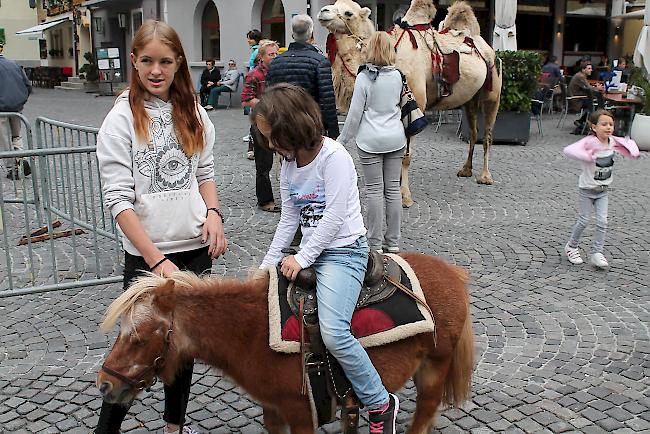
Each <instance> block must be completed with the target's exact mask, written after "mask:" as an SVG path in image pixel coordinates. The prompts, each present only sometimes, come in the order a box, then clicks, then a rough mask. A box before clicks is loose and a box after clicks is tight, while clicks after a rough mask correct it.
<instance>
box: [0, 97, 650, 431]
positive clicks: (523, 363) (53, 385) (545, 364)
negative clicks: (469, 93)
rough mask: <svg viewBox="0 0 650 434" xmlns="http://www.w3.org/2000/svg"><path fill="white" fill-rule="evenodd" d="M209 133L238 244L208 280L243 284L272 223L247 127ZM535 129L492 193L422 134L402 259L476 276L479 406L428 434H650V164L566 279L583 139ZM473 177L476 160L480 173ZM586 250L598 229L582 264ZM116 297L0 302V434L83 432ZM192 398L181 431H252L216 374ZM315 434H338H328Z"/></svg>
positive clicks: (403, 418)
mask: <svg viewBox="0 0 650 434" xmlns="http://www.w3.org/2000/svg"><path fill="white" fill-rule="evenodd" d="M110 104H111V100H110V99H109V98H101V97H100V98H92V97H89V96H86V95H82V94H68V93H62V92H60V91H53V90H41V89H37V90H36V93H35V94H34V95H33V96H32V97H31V98H30V101H29V103H28V105H27V106H26V109H25V113H26V115H27V116H29V117H30V118H31V119H33V118H34V117H35V116H36V115H37V114H38V115H47V116H51V117H54V118H58V119H61V120H66V121H69V122H73V123H74V122H77V123H82V124H88V125H95V126H98V125H99V124H100V123H101V119H102V118H103V116H104V114H105V113H106V112H107V110H108V109H109V107H110ZM210 116H211V118H212V120H213V121H214V123H215V125H216V127H217V144H216V147H215V156H216V157H217V167H216V169H217V180H218V183H219V190H220V194H221V200H222V204H223V205H222V206H223V210H224V213H225V216H226V222H227V223H226V230H227V233H228V236H229V238H230V243H231V244H230V246H231V248H230V251H229V252H228V254H227V255H226V256H225V258H223V259H218V260H216V261H215V263H214V267H213V272H214V273H215V274H219V275H223V274H226V272H227V274H228V275H229V276H239V277H243V276H244V275H245V274H246V272H247V270H248V269H249V268H250V267H252V266H255V265H256V264H258V263H259V261H260V260H261V258H262V255H263V253H264V251H265V248H266V247H267V246H268V244H269V242H270V239H271V236H272V232H273V230H274V228H275V225H276V223H277V221H278V216H277V215H272V214H268V213H264V212H260V211H258V210H257V208H256V206H255V200H254V191H253V189H254V179H253V176H254V167H253V164H252V162H250V161H248V160H246V159H245V158H244V153H245V146H244V144H243V143H242V141H241V137H242V136H243V135H245V134H246V130H247V126H246V119H245V117H244V116H243V115H242V113H241V111H240V110H237V109H231V110H218V111H216V112H213V114H211V115H210ZM567 124H570V122H567ZM544 129H545V135H544V137H543V138H541V137H539V135H537V134H536V133H535V132H533V134H532V138H531V141H530V142H529V143H528V145H527V146H525V147H522V146H495V147H494V148H493V152H492V158H491V166H490V167H491V169H492V174H493V176H494V178H495V180H496V184H495V185H493V186H491V187H487V186H479V185H477V184H476V183H475V182H474V181H473V180H471V179H458V178H456V176H455V173H456V171H457V170H458V168H459V167H460V165H461V164H462V162H463V161H464V157H465V153H466V146H465V145H464V144H463V143H462V142H461V141H460V140H458V139H457V138H456V137H455V135H454V132H455V126H452V125H446V126H445V125H443V127H442V128H441V130H440V132H439V133H438V134H435V135H434V133H433V131H432V128H429V129H427V130H426V131H425V132H424V133H423V134H422V135H420V136H418V140H417V143H416V144H415V145H414V162H413V165H412V172H411V182H412V184H411V185H412V190H413V195H414V198H415V200H416V203H415V205H414V206H413V207H412V208H410V209H409V210H405V212H404V221H403V244H404V248H405V250H417V251H421V252H425V253H431V254H437V255H440V256H441V257H443V258H445V259H446V260H448V261H450V262H453V263H455V264H458V265H460V266H463V267H465V268H467V269H468V270H469V272H470V275H471V282H470V290H471V296H472V315H473V320H474V330H475V336H476V345H475V348H476V370H475V375H474V386H473V393H472V398H471V400H470V401H469V402H467V403H466V404H465V405H464V406H463V407H462V408H461V409H443V410H441V412H440V415H439V417H438V420H437V423H436V425H435V429H433V430H432V432H434V433H444V434H447V433H466V432H471V433H475V434H479V433H480V434H483V433H490V432H507V433H537V432H540V433H549V432H550V433H560V432H573V433H605V432H615V433H631V432H645V433H650V379H649V378H650V375H649V374H650V333H649V330H648V327H649V324H650V313H649V310H650V292H649V291H648V282H650V278H649V277H650V276H649V274H650V272H649V271H648V270H649V265H650V264H649V246H650V232H649V230H648V225H647V222H648V207H649V204H650V201H649V200H648V193H647V185H648V181H650V159H649V158H648V156H647V155H645V154H644V155H642V158H641V159H640V160H639V161H627V160H618V161H617V162H616V166H615V170H616V173H615V177H616V179H615V181H614V187H613V188H612V192H611V196H610V211H609V230H608V234H607V238H606V245H605V254H606V256H607V257H608V259H609V260H610V264H611V267H610V269H609V270H608V271H596V270H594V269H593V268H591V267H590V266H589V265H587V264H585V265H583V266H572V265H570V264H569V263H568V261H567V260H566V259H565V258H564V257H563V246H564V244H565V242H566V239H567V237H568V233H569V231H570V228H571V226H572V224H573V222H574V220H575V218H576V205H575V203H576V198H577V194H576V184H577V173H578V168H577V165H576V164H574V163H573V162H570V161H567V160H566V159H565V158H564V157H563V156H562V154H561V149H562V147H563V146H564V145H565V144H567V143H570V142H571V141H573V140H575V139H576V136H571V135H569V134H568V130H569V127H568V126H567V127H566V128H564V129H562V130H558V129H556V128H555V120H554V119H549V120H546V121H544ZM353 155H355V153H354V152H353ZM355 158H356V156H355ZM481 161H482V159H481V149H480V148H477V155H476V158H475V162H476V165H477V168H479V169H480V164H481ZM276 192H277V189H276ZM362 194H363V192H362ZM592 238H593V226H591V227H589V228H588V229H587V230H586V231H585V234H584V243H583V246H582V247H585V249H584V251H583V254H584V253H587V252H588V246H589V242H590V241H591V240H592ZM89 262H90V261H89ZM120 291H121V288H120V286H119V285H111V286H104V287H94V288H88V289H84V290H81V291H79V290H75V291H72V290H70V291H63V292H60V293H48V294H41V295H35V296H25V297H18V298H11V299H0V432H16V433H59V432H66V433H87V432H90V431H91V430H92V428H93V427H94V425H95V423H96V421H97V418H98V409H99V407H100V405H101V400H100V399H99V394H98V392H97V390H96V388H95V386H94V379H95V373H96V371H97V368H98V366H99V365H100V364H101V362H102V358H103V355H104V354H105V352H106V351H107V349H108V348H109V346H110V343H111V342H112V339H113V338H114V334H113V335H111V336H104V335H102V334H101V333H100V332H99V330H98V324H99V322H100V320H101V316H102V313H103V311H104V309H105V308H106V306H107V305H108V304H109V303H110V301H111V300H112V299H113V298H114V297H115V296H116V295H117V294H119V293H120ZM192 392H193V396H192V399H191V402H190V404H189V409H188V417H189V419H190V420H191V422H192V423H193V424H194V425H195V426H196V427H197V428H199V429H200V430H202V431H203V432H209V433H246V434H252V433H259V432H263V428H262V417H261V409H260V407H259V406H257V405H256V404H255V403H254V402H253V401H252V400H251V399H250V398H249V397H248V396H247V395H246V394H245V393H244V392H242V391H241V390H240V389H239V388H237V387H236V386H235V385H234V384H233V383H232V382H230V381H229V380H228V379H226V378H222V377H221V376H220V375H219V373H218V372H215V371H212V370H209V369H208V368H207V367H206V366H203V365H200V364H199V365H197V367H196V369H195V377H194V385H193V386H192ZM399 395H400V398H401V400H402V405H401V410H402V411H401V412H400V415H399V418H398V422H399V432H405V431H406V429H407V426H408V421H409V419H410V417H411V415H412V413H413V411H414V408H415V402H414V398H415V390H414V388H413V385H412V383H408V384H407V385H406V387H404V388H403V389H402V390H401V391H400V392H399ZM161 413H162V390H161V387H160V386H159V385H158V386H156V387H154V388H153V390H152V391H151V392H148V393H145V394H144V395H143V396H142V397H141V399H140V400H138V401H137V402H136V403H135V404H134V405H133V407H132V408H131V411H130V413H129V415H128V418H127V420H126V421H125V422H124V425H123V430H124V431H125V432H128V433H132V434H140V433H147V432H156V431H160V429H161V427H162V422H161V418H160V415H161ZM321 432H327V433H334V432H338V425H336V424H332V425H329V426H327V427H325V428H324V429H322V430H321Z"/></svg>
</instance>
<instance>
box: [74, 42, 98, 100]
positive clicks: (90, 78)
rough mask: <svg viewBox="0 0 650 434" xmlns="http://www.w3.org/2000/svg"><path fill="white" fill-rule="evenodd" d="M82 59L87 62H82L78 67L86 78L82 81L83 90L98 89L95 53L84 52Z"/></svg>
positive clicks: (94, 90)
mask: <svg viewBox="0 0 650 434" xmlns="http://www.w3.org/2000/svg"><path fill="white" fill-rule="evenodd" d="M84 59H86V62H87V63H84V64H83V65H82V66H81V68H79V73H80V74H83V75H84V77H85V80H86V81H85V82H84V90H85V91H86V92H96V91H98V90H99V83H98V81H99V69H97V62H96V61H95V55H94V54H93V53H91V52H86V53H85V54H84Z"/></svg>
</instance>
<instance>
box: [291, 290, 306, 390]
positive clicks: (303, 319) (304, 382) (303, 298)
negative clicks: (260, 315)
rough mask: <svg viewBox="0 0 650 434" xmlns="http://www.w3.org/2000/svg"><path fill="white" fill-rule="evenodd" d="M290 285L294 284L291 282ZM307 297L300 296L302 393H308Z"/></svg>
mask: <svg viewBox="0 0 650 434" xmlns="http://www.w3.org/2000/svg"><path fill="white" fill-rule="evenodd" d="M290 285H293V282H291V284H290ZM304 308H305V297H300V307H299V309H300V313H299V316H298V321H300V360H301V363H300V366H301V367H302V389H301V391H300V393H301V395H303V396H304V395H306V394H307V367H306V366H305V315H304V314H305V311H304Z"/></svg>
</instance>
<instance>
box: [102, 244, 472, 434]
mask: <svg viewBox="0 0 650 434" xmlns="http://www.w3.org/2000/svg"><path fill="white" fill-rule="evenodd" d="M402 256H403V257H404V259H406V261H407V262H408V263H409V264H410V265H411V267H412V268H413V270H414V271H415V273H416V275H417V277H418V279H419V280H420V285H421V286H422V290H423V291H424V294H425V297H426V300H427V303H428V304H429V306H430V307H431V310H432V311H433V314H434V316H435V322H436V334H435V338H434V335H433V334H432V333H424V334H419V335H416V336H413V337H410V338H407V339H404V340H401V341H398V342H394V343H391V344H387V345H384V346H381V347H375V348H370V349H369V350H368V353H369V355H370V358H371V359H372V362H373V363H374V365H375V366H376V367H377V370H378V371H379V374H380V375H381V378H382V380H383V383H384V385H385V386H386V388H387V389H388V390H389V391H392V392H394V391H396V390H398V389H400V388H401V387H402V386H403V385H404V383H405V382H406V381H407V380H408V379H409V378H413V380H414V382H415V386H416V389H417V399H416V411H415V415H414V418H413V422H412V425H411V427H410V429H409V431H408V432H409V433H411V434H425V433H428V432H429V428H430V426H431V425H432V424H433V423H434V420H435V416H436V410H437V408H438V406H439V405H440V404H441V403H445V404H449V405H459V404H461V403H462V402H463V401H465V400H466V399H468V398H469V394H470V391H471V390H470V389H471V375H472V370H473V352H474V347H473V345H474V337H473V331H472V320H471V318H470V313H469V297H468V294H467V290H466V281H467V274H466V273H465V271H463V270H462V269H460V268H458V267H456V266H453V265H449V264H447V263H445V262H444V261H442V260H441V259H439V258H436V257H433V256H427V255H422V254H417V253H406V254H403V255H402ZM268 283H269V279H268V274H267V275H265V277H263V278H256V279H249V280H245V281H240V280H234V279H218V278H199V277H197V276H195V275H193V274H191V273H181V272H178V273H176V274H174V276H173V278H171V279H165V278H162V277H158V276H154V275H149V276H146V277H142V278H140V279H138V280H137V281H136V283H134V284H133V285H132V286H131V287H130V288H129V289H128V290H127V291H126V292H124V293H123V294H122V295H120V296H119V297H118V298H117V299H116V300H115V301H114V302H113V303H112V304H111V305H110V306H109V307H108V310H107V312H106V317H105V319H104V322H103V323H102V330H103V331H104V332H107V331H108V330H110V329H111V328H112V327H113V325H114V324H115V323H116V321H117V320H118V319H119V318H121V328H120V334H119V336H118V338H117V340H116V341H115V344H114V345H113V348H112V349H111V351H110V353H109V354H108V356H107V357H106V360H105V363H104V367H103V368H102V370H101V371H100V372H99V374H98V377H97V386H98V388H99V390H100V392H101V393H102V395H103V397H104V399H105V400H106V401H108V402H113V403H129V402H131V401H132V400H133V399H134V398H135V397H136V396H137V395H138V393H139V392H140V391H141V390H142V389H144V388H146V387H147V386H149V385H151V384H153V382H154V381H155V377H156V376H157V377H159V378H161V379H162V381H164V382H165V383H167V384H169V383H170V382H171V381H172V380H173V378H174V375H175V373H176V372H177V369H178V367H179V366H181V365H182V364H183V363H185V362H187V361H189V360H192V359H200V360H202V361H204V362H206V363H207V364H209V365H211V366H214V367H215V368H219V369H221V370H222V371H223V373H224V374H225V375H226V376H228V377H230V378H232V379H233V380H234V381H235V382H236V383H237V384H239V385H240V386H241V387H242V388H243V389H244V390H246V391H247V392H248V393H249V394H250V395H251V396H252V397H253V399H255V400H256V401H257V402H258V403H260V404H261V405H262V407H263V409H264V425H265V427H266V429H267V430H268V432H269V433H271V434H278V433H282V432H285V431H286V428H287V426H288V427H289V428H290V430H291V433H293V434H312V433H314V421H313V420H312V415H311V412H310V406H309V402H308V400H307V398H306V397H305V396H303V395H302V394H301V385H302V384H301V365H300V355H299V354H281V353H277V352H274V351H273V350H271V349H270V348H269V319H268Z"/></svg>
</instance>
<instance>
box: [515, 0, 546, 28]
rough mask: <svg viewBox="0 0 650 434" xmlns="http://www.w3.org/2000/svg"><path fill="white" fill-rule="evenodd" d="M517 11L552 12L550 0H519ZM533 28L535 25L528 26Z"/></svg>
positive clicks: (530, 12)
mask: <svg viewBox="0 0 650 434" xmlns="http://www.w3.org/2000/svg"><path fill="white" fill-rule="evenodd" d="M517 13H519V14H522V13H523V14H550V13H551V2H550V0H519V1H517ZM527 28H533V27H527Z"/></svg>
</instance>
